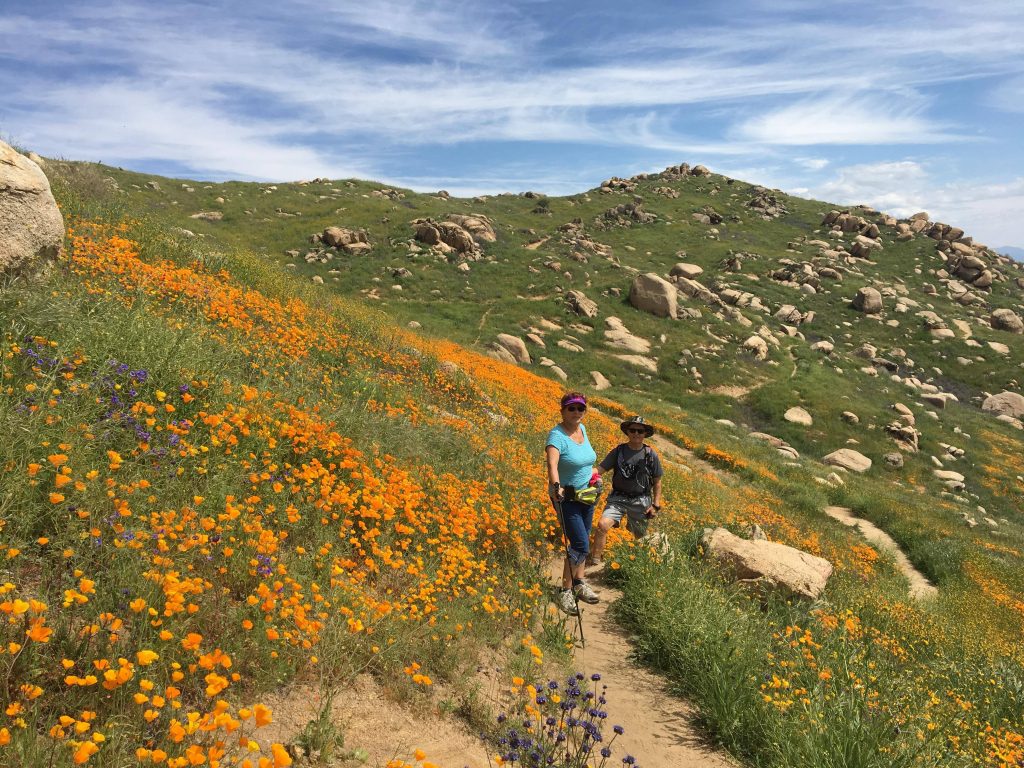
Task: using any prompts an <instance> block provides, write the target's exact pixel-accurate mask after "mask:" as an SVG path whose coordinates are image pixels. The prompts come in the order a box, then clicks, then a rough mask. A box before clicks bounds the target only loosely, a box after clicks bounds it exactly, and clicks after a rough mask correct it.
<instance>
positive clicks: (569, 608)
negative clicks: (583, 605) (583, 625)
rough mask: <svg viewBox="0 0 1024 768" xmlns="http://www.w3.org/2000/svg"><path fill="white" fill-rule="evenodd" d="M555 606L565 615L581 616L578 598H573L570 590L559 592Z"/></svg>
mask: <svg viewBox="0 0 1024 768" xmlns="http://www.w3.org/2000/svg"><path fill="white" fill-rule="evenodd" d="M555 605H557V606H558V609H559V610H560V611H562V612H563V613H567V614H569V615H570V616H579V615H580V609H579V608H577V607H576V598H575V597H573V596H572V591H571V590H568V589H560V590H558V595H557V597H555Z"/></svg>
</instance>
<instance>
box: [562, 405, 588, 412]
mask: <svg viewBox="0 0 1024 768" xmlns="http://www.w3.org/2000/svg"><path fill="white" fill-rule="evenodd" d="M565 410H567V411H572V412H573V413H583V412H584V411H586V410H587V406H585V405H567V406H565Z"/></svg>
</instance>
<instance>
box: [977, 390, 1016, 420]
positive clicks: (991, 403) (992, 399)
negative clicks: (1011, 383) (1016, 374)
mask: <svg viewBox="0 0 1024 768" xmlns="http://www.w3.org/2000/svg"><path fill="white" fill-rule="evenodd" d="M981 410H983V411H989V412H990V413H994V414H996V415H997V416H1010V417H1012V418H1014V419H1020V418H1024V396H1021V395H1020V394H1018V393H1016V392H1000V393H999V394H998V395H989V396H988V397H986V398H985V401H984V402H983V403H982V404H981Z"/></svg>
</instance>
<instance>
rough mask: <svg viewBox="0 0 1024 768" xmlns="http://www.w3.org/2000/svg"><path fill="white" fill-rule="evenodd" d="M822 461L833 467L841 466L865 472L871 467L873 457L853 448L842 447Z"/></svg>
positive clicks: (852, 470)
mask: <svg viewBox="0 0 1024 768" xmlns="http://www.w3.org/2000/svg"><path fill="white" fill-rule="evenodd" d="M822 461H823V462H824V463H825V464H828V465H829V466H832V467H841V468H842V469H845V470H848V471H850V472H858V473H863V472H867V471H868V470H869V469H871V459H869V458H868V457H867V456H865V455H864V454H863V453H860V452H859V451H855V450H853V449H852V448H840V449H839V450H838V451H833V452H832V453H830V454H828V455H827V456H825V457H824V458H823V459H822Z"/></svg>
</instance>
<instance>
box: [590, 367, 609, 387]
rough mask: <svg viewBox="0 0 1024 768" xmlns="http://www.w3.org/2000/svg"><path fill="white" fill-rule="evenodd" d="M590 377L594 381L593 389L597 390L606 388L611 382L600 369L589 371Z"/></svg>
mask: <svg viewBox="0 0 1024 768" xmlns="http://www.w3.org/2000/svg"><path fill="white" fill-rule="evenodd" d="M590 378H591V379H592V380H593V382H594V389H596V390H597V391H598V392H600V391H602V390H605V389H608V388H609V387H611V385H612V383H611V382H610V381H608V379H607V378H606V377H605V375H604V374H603V373H601V372H600V371H591V372H590Z"/></svg>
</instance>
